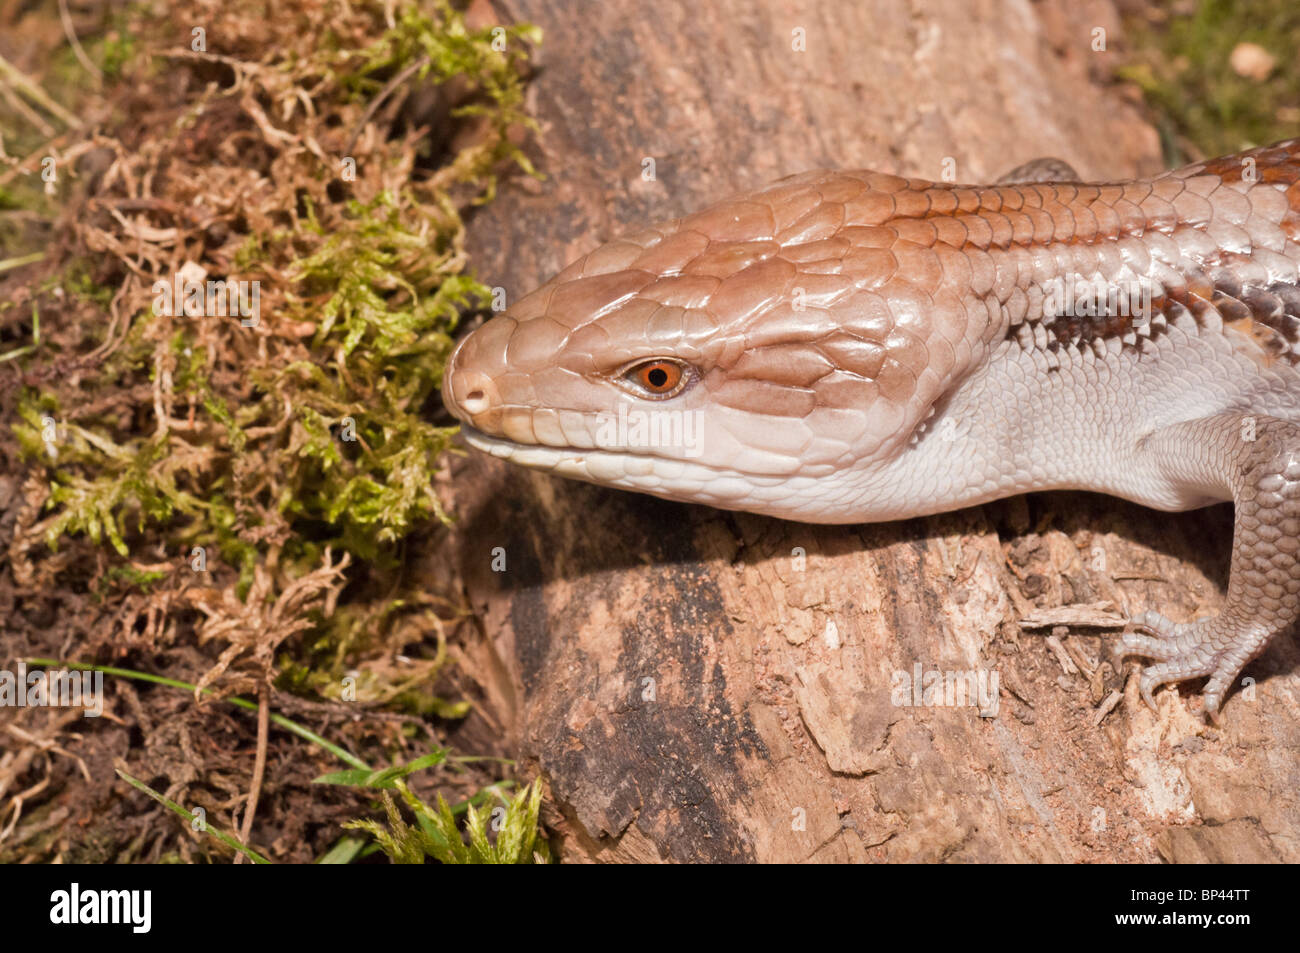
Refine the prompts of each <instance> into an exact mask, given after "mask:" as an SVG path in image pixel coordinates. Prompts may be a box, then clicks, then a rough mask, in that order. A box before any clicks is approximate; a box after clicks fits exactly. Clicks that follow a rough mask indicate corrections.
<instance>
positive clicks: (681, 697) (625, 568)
mask: <svg viewBox="0 0 1300 953" xmlns="http://www.w3.org/2000/svg"><path fill="white" fill-rule="evenodd" d="M494 7H495V9H494V11H493V14H494V15H495V16H497V17H498V18H499V19H500V20H502V21H510V20H528V21H531V22H533V23H536V24H538V25H540V26H541V27H542V28H543V29H544V30H545V43H544V45H543V47H542V50H541V53H540V56H539V63H540V71H539V73H538V75H537V77H536V79H535V81H534V83H533V85H532V88H531V91H530V94H529V95H530V102H531V107H532V109H533V111H534V113H535V115H537V116H539V117H540V120H541V123H542V132H541V135H540V137H539V139H538V142H537V143H535V144H534V145H533V146H532V147H531V148H532V149H533V154H534V158H535V159H536V162H537V164H538V166H539V168H540V169H542V170H543V171H544V172H545V173H546V175H547V179H546V181H544V182H541V183H531V182H528V183H516V184H514V185H512V186H510V187H508V188H506V189H505V190H504V193H503V195H502V196H501V198H500V199H499V200H498V201H497V202H496V203H494V204H493V205H491V206H488V207H487V208H486V209H485V210H484V211H483V212H482V213H481V214H480V215H479V216H478V217H477V218H476V219H475V221H474V222H473V223H472V229H471V245H472V251H473V253H474V254H475V256H476V260H477V261H478V262H479V263H480V274H481V276H482V277H483V278H484V279H485V280H487V282H488V283H489V284H492V285H499V286H501V287H502V288H504V289H506V292H507V295H508V298H509V299H510V300H517V299H518V298H519V297H520V296H522V295H523V294H524V293H526V292H527V291H529V290H531V289H532V288H533V287H535V286H537V285H538V284H539V283H541V282H542V281H544V280H545V279H546V278H548V277H549V276H550V275H551V274H553V273H554V272H556V271H558V270H559V269H560V268H561V267H562V266H563V265H564V264H566V263H567V262H568V261H569V260H571V259H572V258H573V257H575V256H577V255H579V254H581V253H583V252H585V251H587V250H589V249H590V248H592V247H594V246H595V245H596V244H598V243H600V242H602V241H605V240H607V239H609V238H611V237H613V236H614V235H616V234H617V233H618V232H620V231H621V230H624V229H631V228H634V227H636V226H638V225H641V224H645V223H648V222H651V221H654V220H658V219H663V218H669V217H674V216H677V215H680V214H683V213H685V212H689V211H691V210H694V209H696V208H699V207H702V206H704V205H706V204H709V203H711V202H713V201H716V200H717V199H719V198H720V197H722V196H723V195H725V194H726V193H729V192H732V191H735V190H739V189H744V188H749V187H754V186H757V185H760V184H762V183H764V182H766V181H768V180H770V179H774V178H776V177H779V176H781V175H785V174H788V173H793V172H798V171H801V170H804V169H808V168H813V167H818V166H836V167H868V168H875V169H879V170H883V171H890V172H898V173H901V174H909V175H921V176H925V177H929V178H936V179H937V178H940V177H941V176H942V175H943V173H944V171H945V169H946V168H950V167H951V168H952V170H953V173H954V175H955V177H956V178H957V179H958V180H965V181H985V180H990V179H993V178H995V177H997V176H998V175H999V174H1001V173H1002V172H1004V171H1006V170H1007V169H1009V168H1011V167H1013V166H1015V165H1017V164H1019V163H1021V162H1023V161H1025V160H1028V159H1031V158H1035V157H1037V156H1040V155H1057V156H1060V157H1061V158H1064V159H1066V160H1067V161H1069V162H1071V163H1072V164H1074V165H1075V167H1076V168H1077V169H1078V170H1079V172H1080V173H1081V174H1082V175H1083V176H1085V177H1097V178H1126V177H1129V176H1132V175H1134V174H1138V173H1150V172H1152V171H1155V170H1156V169H1158V168H1159V166H1160V163H1159V152H1158V148H1157V138H1156V135H1155V133H1154V131H1153V130H1152V129H1151V127H1150V126H1149V125H1147V124H1146V123H1145V122H1144V121H1143V120H1142V119H1141V118H1140V116H1139V114H1138V113H1137V111H1136V110H1135V108H1134V107H1133V106H1132V105H1131V104H1130V102H1129V101H1128V100H1127V99H1126V98H1125V96H1124V94H1123V90H1121V89H1119V88H1117V87H1115V86H1113V85H1108V84H1107V82H1106V81H1105V77H1106V76H1108V71H1109V69H1110V65H1109V64H1110V61H1109V60H1108V59H1107V56H1108V55H1109V54H1106V53H1097V52H1094V50H1093V48H1092V46H1091V43H1092V41H1093V38H1094V34H1093V33H1092V32H1091V31H1092V30H1093V28H1094V27H1096V26H1098V25H1100V26H1102V27H1104V28H1105V29H1106V31H1107V33H1108V36H1109V37H1110V39H1111V43H1113V38H1114V37H1115V36H1116V34H1117V32H1118V24H1117V21H1116V16H1115V12H1114V10H1113V8H1112V7H1111V5H1110V4H1109V3H1105V2H1087V3H1082V4H1079V3H1064V2H1060V3H1040V4H1035V5H1033V6H1032V8H1030V7H1026V6H1025V5H1023V4H1019V3H1011V2H1003V0H969V2H967V0H954V2H952V3H948V4H945V5H943V7H942V13H927V12H918V11H917V10H916V9H915V8H914V7H913V6H912V5H910V4H907V3H905V2H903V0H876V2H869V3H862V2H858V0H797V2H793V3H786V2H778V0H715V2H712V3H709V4H688V3H682V4H677V3H657V4H654V5H653V6H646V5H644V4H640V3H634V2H630V0H606V2H602V3H568V4H565V3H556V2H555V0H509V2H500V3H497V4H495V5H494ZM484 11H485V8H483V7H480V8H479V10H478V12H479V13H480V14H482V13H484ZM1025 16H1028V19H1024V17H1025ZM647 160H653V161H652V163H651V162H648V161H647ZM648 168H653V177H652V178H647V177H645V176H643V171H644V170H646V169H648ZM453 487H454V493H455V495H456V506H457V509H458V511H459V512H460V513H461V514H462V519H461V523H460V524H459V526H458V527H457V529H456V530H455V532H454V536H453V540H452V545H453V546H454V547H456V551H457V552H458V554H459V559H460V568H461V572H462V576H463V584H464V586H465V591H466V593H467V597H468V599H469V601H470V604H471V605H472V606H473V607H474V609H475V611H476V613H477V614H478V615H479V616H480V618H481V620H482V624H483V631H484V633H485V638H484V639H483V640H482V641H481V642H479V643H473V644H469V645H466V646H463V647H462V649H461V653H462V662H463V664H464V666H465V668H466V670H467V671H470V672H472V673H475V675H476V676H477V677H478V680H479V682H480V685H481V687H482V692H483V701H482V704H481V715H482V717H484V718H487V719H489V720H491V722H492V723H493V724H494V725H499V726H500V727H501V728H503V729H504V730H505V731H506V732H507V734H508V737H509V738H510V744H511V746H512V749H513V750H514V751H515V752H516V753H517V754H518V756H519V757H520V758H521V762H522V764H523V766H524V768H525V771H526V772H527V771H540V772H541V773H542V774H543V775H544V776H545V778H546V780H547V782H548V784H549V795H550V801H551V803H552V804H553V805H554V806H555V808H556V809H557V810H558V813H553V814H552V815H551V817H550V819H551V821H552V823H553V825H554V826H555V827H556V829H557V831H558V832H559V834H560V835H561V837H560V847H561V851H562V855H563V856H564V858H565V859H566V860H571V861H572V860H596V861H646V860H672V861H741V860H758V861H804V860H814V861H859V860H877V861H908V860H921V861H938V860H964V861H1107V862H1132V861H1152V860H1156V859H1158V858H1159V857H1161V856H1163V857H1165V858H1168V859H1173V860H1181V859H1205V858H1211V859H1236V858H1250V859H1284V860H1288V861H1291V862H1294V861H1297V860H1300V846H1297V845H1300V840H1297V838H1296V837H1295V831H1296V826H1297V818H1298V817H1300V812H1298V811H1297V801H1296V794H1295V791H1296V785H1295V784H1294V779H1293V776H1292V775H1293V772H1294V759H1291V760H1290V761H1286V760H1285V759H1280V760H1281V761H1282V762H1285V763H1279V759H1274V758H1272V757H1270V755H1269V750H1268V747H1267V745H1280V746H1284V747H1286V748H1288V749H1289V750H1295V749H1296V747H1297V745H1298V744H1300V727H1298V723H1300V718H1297V716H1296V703H1295V699H1296V698H1297V697H1300V676H1298V675H1297V670H1296V661H1297V652H1296V651H1295V647H1294V645H1293V644H1291V643H1287V644H1285V645H1277V646H1275V647H1274V648H1273V649H1271V650H1270V651H1269V652H1268V653H1267V654H1266V655H1265V656H1264V658H1263V659H1261V660H1260V661H1259V662H1257V663H1256V664H1255V665H1254V666H1253V667H1252V668H1251V669H1249V670H1248V672H1249V673H1251V674H1253V675H1254V676H1255V677H1257V678H1259V679H1260V684H1259V685H1258V686H1257V687H1256V688H1254V689H1253V690H1252V691H1250V692H1249V693H1239V694H1237V695H1234V696H1232V697H1231V698H1230V699H1229V700H1228V702H1227V706H1226V712H1225V724H1224V727H1223V728H1222V729H1215V728H1207V727H1205V726H1203V725H1201V724H1200V723H1199V721H1198V718H1197V716H1196V714H1195V710H1196V708H1197V706H1198V705H1199V702H1197V701H1196V700H1195V698H1194V696H1192V695H1190V694H1188V693H1186V692H1184V693H1183V694H1182V695H1181V696H1180V695H1175V694H1172V693H1169V694H1166V695H1164V696H1162V697H1161V705H1160V713H1159V715H1158V716H1157V715H1154V714H1152V713H1151V712H1149V711H1147V710H1146V709H1145V708H1143V707H1141V706H1140V703H1139V702H1138V700H1137V698H1136V694H1135V691H1134V686H1133V684H1132V683H1131V680H1130V683H1129V684H1128V685H1127V686H1126V685H1125V684H1124V679H1123V678H1122V674H1123V673H1122V672H1120V671H1116V669H1115V667H1113V663H1111V661H1110V657H1109V653H1108V651H1107V647H1108V645H1109V644H1110V643H1111V642H1112V641H1113V639H1114V632H1115V631H1116V630H1114V629H1110V630H1107V629H1106V628H1105V627H1104V624H1105V620H1106V619H1107V618H1112V617H1114V616H1116V615H1126V614H1128V613H1130V612H1134V611H1141V610H1142V609H1144V608H1149V607H1155V608H1158V609H1160V610H1162V611H1164V612H1166V613H1167V614H1168V615H1170V616H1171V617H1174V618H1180V619H1181V618H1190V617H1193V616H1194V615H1197V614H1202V613H1204V612H1213V611H1216V610H1217V608H1218V606H1219V605H1220V604H1221V593H1222V590H1223V584H1224V581H1225V576H1226V567H1227V554H1228V551H1229V541H1230V538H1231V519H1230V512H1229V511H1228V509H1227V508H1218V509H1215V510H1211V511H1208V513H1201V514H1190V515H1185V516H1177V517H1171V516H1168V515H1165V514H1158V513H1155V512H1152V511H1148V510H1144V509H1142V508H1140V507H1135V506H1129V505H1126V504H1123V503H1121V502H1118V501H1115V500H1109V499H1105V498H1102V497H1094V496H1088V495H1084V494H1051V495H1039V496H1034V497H1031V498H1028V499H1026V498H1021V499H1018V500H1011V501H1006V502H1003V503H999V504H995V505H991V506H986V507H981V508H978V509H973V510H967V511H963V512H960V513H956V514H951V515H946V516H938V517H934V518H930V519H918V520H911V521H907V522H902V523H894V524H888V525H879V526H862V527H853V526H848V527H822V526H806V525H799V524H795V523H787V522H782V521H779V520H772V519H764V518H759V517H755V516H749V515H744V514H731V513H724V512H720V511H717V510H712V509H708V508H705V507H694V506H686V505H677V504H672V503H666V502H661V501H657V500H654V499H650V498H647V497H642V496H636V495H632V494H626V493H621V492H619V491H616V490H610V489H602V488H597V487H592V486H587V485H584V484H578V483H572V482H568V481H562V480H558V479H553V478H549V477H546V476H542V475H538V474H534V473H530V472H528V471H525V470H522V469H517V468H512V467H508V466H506V465H504V464H500V463H499V462H497V461H493V460H488V459H485V458H484V457H483V456H482V455H479V454H474V455H473V456H472V457H470V458H468V459H467V460H466V461H464V463H463V465H462V466H461V467H459V468H458V470H457V471H456V474H455V479H454V481H453ZM494 563H495V565H494ZM1097 603H1108V604H1109V605H1110V606H1113V607H1114V609H1115V612H1113V613H1112V612H1109V610H1108V608H1107V607H1106V606H1101V607H1098V606H1097V605H1096V604H1097ZM1075 604H1086V606H1087V608H1086V610H1080V611H1076V612H1075V614H1073V615H1070V614H1067V615H1066V616H1064V617H1062V616H1059V615H1058V616H1051V615H1046V616H1044V615H1043V613H1044V612H1046V611H1047V610H1050V609H1053V608H1056V607H1061V606H1070V605H1075ZM1036 616H1037V617H1039V618H1038V620H1037V621H1038V622H1040V623H1042V624H1041V625H1039V626H1038V627H1022V626H1021V624H1020V620H1021V619H1025V618H1030V619H1031V621H1033V619H1034V617H1036ZM1057 623H1060V624H1057ZM1094 624H1096V625H1102V626H1103V627H1102V628H1096V627H1091V626H1093V625H1094ZM1084 625H1087V626H1089V627H1081V626H1084ZM1049 639H1051V640H1053V641H1051V643H1050V645H1049ZM918 672H919V673H921V675H922V682H923V683H924V680H925V679H926V678H927V677H930V678H933V677H934V676H931V675H929V674H928V673H955V675H957V676H963V675H965V674H966V673H971V674H973V675H974V676H975V677H976V678H977V679H978V677H979V675H980V673H984V674H985V675H986V676H992V675H994V674H996V676H997V691H996V692H995V693H994V694H995V698H996V710H995V711H994V710H993V707H990V710H988V711H985V712H984V713H983V714H984V717H982V716H981V713H980V711H979V709H978V707H973V706H971V705H961V704H951V705H950V704H943V703H942V702H944V701H953V702H956V701H960V699H957V698H955V697H954V698H951V699H945V698H943V697H942V695H941V697H940V699H939V701H940V702H941V703H940V704H935V703H934V701H935V699H934V698H933V697H930V698H929V699H928V703H927V698H926V696H925V694H924V692H923V691H922V692H921V693H920V694H919V696H918V695H917V694H915V693H914V692H913V690H912V685H911V683H910V680H911V679H912V678H913V677H914V676H915V675H916V674H917V673H918ZM948 681H949V683H950V684H954V686H955V682H954V680H953V679H949V680H948ZM1115 692H1123V693H1124V696H1123V702H1122V703H1121V704H1119V705H1116V704H1115V698H1114V693H1115ZM918 700H919V701H920V702H922V703H921V704H915V703H914V702H916V701H918ZM1266 743H1267V745H1266ZM1211 824H1212V825H1214V827H1213V828H1212V829H1211V828H1209V827H1206V826H1201V825H1211ZM1211 835H1212V836H1211Z"/></svg>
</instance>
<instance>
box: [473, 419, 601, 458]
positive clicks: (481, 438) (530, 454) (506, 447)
mask: <svg viewBox="0 0 1300 953" xmlns="http://www.w3.org/2000/svg"><path fill="white" fill-rule="evenodd" d="M460 432H461V434H462V436H464V438H465V442H466V443H468V444H469V445H470V446H471V447H473V448H474V449H475V450H482V451H483V452H484V453H487V454H491V455H492V456H494V457H496V458H497V459H499V460H509V461H510V462H511V463H517V464H519V465H521V466H525V467H536V468H538V469H545V470H551V469H554V468H556V467H558V466H560V465H561V464H562V463H564V462H566V461H568V462H570V463H571V464H574V465H576V464H578V463H579V462H580V461H581V460H582V458H583V455H584V454H585V453H586V451H584V450H581V449H579V448H578V447H550V446H545V445H542V444H534V443H518V442H517V441H514V440H511V439H509V438H507V437H494V436H492V435H491V434H488V433H484V432H483V431H482V430H479V429H478V428H477V427H474V426H472V425H470V424H467V423H462V424H461V425H460Z"/></svg>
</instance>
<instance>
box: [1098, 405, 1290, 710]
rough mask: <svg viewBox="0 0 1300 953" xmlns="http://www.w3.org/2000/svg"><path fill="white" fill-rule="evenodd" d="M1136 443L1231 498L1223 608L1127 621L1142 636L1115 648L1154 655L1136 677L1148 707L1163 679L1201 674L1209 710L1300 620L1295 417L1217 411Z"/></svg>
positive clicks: (1175, 472) (1182, 475)
mask: <svg viewBox="0 0 1300 953" xmlns="http://www.w3.org/2000/svg"><path fill="white" fill-rule="evenodd" d="M1143 449H1144V450H1146V451H1148V452H1151V453H1155V454H1158V457H1157V459H1158V461H1159V463H1160V466H1161V468H1162V470H1164V472H1165V473H1166V475H1172V476H1175V477H1176V478H1177V479H1178V480H1179V481H1180V482H1182V483H1184V484H1185V485H1187V486H1189V487H1190V488H1193V489H1195V490H1200V491H1204V492H1206V493H1207V495H1210V496H1213V495H1214V494H1215V493H1216V492H1217V493H1219V494H1222V493H1223V492H1224V491H1225V490H1226V491H1227V492H1229V493H1231V495H1232V499H1233V501H1234V503H1235V506H1236V524H1235V528H1234V532H1233V542H1232V567H1231V574H1230V576H1229V580H1228V598H1227V602H1226V604H1225V605H1224V609H1223V611H1222V612H1221V613H1220V614H1219V615H1217V616H1214V617H1210V618H1203V619H1197V620H1196V621H1194V622H1184V623H1174V622H1170V621H1169V620H1168V619H1166V618H1164V617H1163V616H1161V615H1159V614H1158V613H1146V614H1144V615H1142V616H1140V617H1138V618H1137V619H1136V620H1134V621H1135V627H1136V628H1138V629H1139V630H1141V632H1142V634H1129V635H1126V636H1125V637H1124V638H1123V640H1122V641H1121V643H1120V649H1121V654H1122V655H1140V656H1143V657H1145V658H1150V659H1155V660H1156V662H1157V664H1155V665H1150V666H1148V667H1147V668H1145V669H1143V671H1142V676H1141V681H1140V682H1139V687H1140V689H1141V692H1142V697H1143V699H1145V700H1146V703H1147V704H1148V705H1150V706H1151V707H1152V708H1154V707H1155V703H1154V700H1153V698H1152V692H1153V691H1154V690H1155V689H1156V688H1157V687H1159V686H1160V685H1163V684H1166V683H1168V682H1180V681H1183V680H1185V679H1189V678H1198V677H1202V676H1208V677H1209V681H1208V682H1207V683H1206V686H1205V691H1204V694H1203V698H1204V703H1205V711H1206V713H1207V714H1209V715H1211V716H1214V715H1217V713H1218V710H1219V706H1220V705H1221V704H1222V702H1223V695H1224V692H1226V691H1227V690H1228V689H1229V688H1230V687H1231V685H1232V683H1233V681H1234V680H1235V679H1236V677H1237V676H1238V675H1239V674H1240V672H1241V670H1242V669H1243V668H1244V667H1245V666H1246V663H1247V662H1249V661H1250V660H1251V659H1253V658H1254V657H1255V656H1256V655H1258V654H1259V653H1260V652H1262V651H1263V650H1264V647H1265V646H1266V645H1268V643H1269V641H1270V640H1272V638H1273V637H1274V636H1275V635H1277V634H1278V633H1279V632H1281V631H1283V630H1285V629H1287V628H1288V627H1289V626H1291V625H1292V624H1294V623H1295V622H1296V620H1297V619H1300V425H1298V424H1295V423H1292V422H1290V421H1285V420H1278V419H1276V418H1273V417H1257V418H1251V417H1246V416H1243V415H1238V414H1224V415H1219V416H1215V417H1207V418H1204V419H1202V420H1195V421H1190V422H1188V423H1185V424H1179V425H1177V426H1174V427H1170V428H1167V429H1165V430H1162V431H1160V432H1158V433H1156V434H1153V435H1152V436H1151V437H1149V438H1147V441H1146V442H1145V444H1144V447H1143Z"/></svg>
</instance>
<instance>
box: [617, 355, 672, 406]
mask: <svg viewBox="0 0 1300 953" xmlns="http://www.w3.org/2000/svg"><path fill="white" fill-rule="evenodd" d="M623 379H624V380H626V381H628V382H629V383H631V384H632V385H633V386H634V387H635V388H636V389H637V390H638V391H641V392H642V395H643V396H646V397H659V398H664V397H675V396H676V395H677V394H678V393H680V392H681V391H682V389H683V388H685V386H686V384H687V383H688V379H687V374H686V368H685V367H683V365H681V364H679V363H678V362H677V361H671V360H668V359H666V358H655V359H653V360H649V361H642V362H641V363H639V364H633V365H632V366H631V367H629V368H627V370H625V371H624V372H623Z"/></svg>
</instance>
